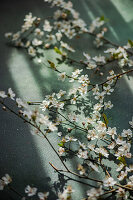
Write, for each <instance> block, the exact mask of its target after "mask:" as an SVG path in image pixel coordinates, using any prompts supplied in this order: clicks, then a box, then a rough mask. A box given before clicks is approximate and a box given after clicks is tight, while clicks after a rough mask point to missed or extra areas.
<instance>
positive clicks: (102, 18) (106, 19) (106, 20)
mask: <svg viewBox="0 0 133 200" xmlns="http://www.w3.org/2000/svg"><path fill="white" fill-rule="evenodd" d="M100 21H105V22H108V21H109V19H108V18H105V17H104V15H102V16H101V17H100Z"/></svg>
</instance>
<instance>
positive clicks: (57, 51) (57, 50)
mask: <svg viewBox="0 0 133 200" xmlns="http://www.w3.org/2000/svg"><path fill="white" fill-rule="evenodd" d="M54 51H55V52H56V53H58V54H60V55H63V53H62V52H61V51H60V49H58V48H57V47H54Z"/></svg>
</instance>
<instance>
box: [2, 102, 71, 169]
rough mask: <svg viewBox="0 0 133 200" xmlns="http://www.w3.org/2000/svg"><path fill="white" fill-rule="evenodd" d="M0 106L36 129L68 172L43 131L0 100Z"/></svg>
mask: <svg viewBox="0 0 133 200" xmlns="http://www.w3.org/2000/svg"><path fill="white" fill-rule="evenodd" d="M0 104H2V105H3V106H4V107H5V108H6V109H7V110H9V111H10V112H11V113H13V114H14V115H16V116H17V117H19V118H20V119H22V120H23V121H24V122H26V123H28V124H30V125H31V126H33V127H34V128H36V129H37V130H38V131H39V132H40V133H41V134H42V135H43V137H44V138H45V139H46V140H47V142H48V143H49V145H50V146H51V148H52V149H53V151H54V152H55V153H56V155H57V156H58V158H59V159H60V161H61V162H62V164H63V165H64V167H65V169H66V170H68V168H67V166H66V164H65V163H64V161H63V160H62V158H61V157H60V156H59V154H58V152H57V151H56V149H55V148H54V146H53V145H52V143H51V142H50V141H49V139H48V138H47V136H46V135H45V134H44V133H43V131H42V130H41V129H40V128H39V127H38V126H37V125H35V124H33V123H32V122H30V121H28V120H27V119H25V118H24V117H22V116H21V115H20V114H18V113H16V112H15V111H14V110H12V109H11V108H10V107H9V106H7V105H6V104H5V103H4V102H3V101H1V100H0Z"/></svg>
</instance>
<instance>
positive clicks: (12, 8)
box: [0, 0, 133, 200]
mask: <svg viewBox="0 0 133 200" xmlns="http://www.w3.org/2000/svg"><path fill="white" fill-rule="evenodd" d="M73 2H74V3H75V8H77V10H78V11H79V12H80V13H81V17H83V19H84V20H85V21H86V23H88V24H89V23H90V22H91V20H92V18H93V17H94V18H95V17H97V16H101V15H105V17H107V18H109V23H108V24H109V25H108V26H109V31H110V33H107V35H106V37H108V38H109V39H111V40H112V41H114V42H117V43H119V44H125V43H126V41H127V40H128V39H133V26H132V24H133V14H132V13H131V7H132V8H133V1H132V0H128V1H127V0H126V2H125V0H117V1H114V0H112V1H107V0H102V1H101V0H73ZM127 2H128V3H127ZM29 12H32V13H33V14H34V15H37V16H40V17H46V16H49V15H51V14H52V11H51V10H50V9H49V8H48V6H47V4H45V3H44V2H43V0H37V1H35V0H28V1H24V0H23V1H17V0H12V1H10V0H7V1H1V6H0V19H1V35H0V44H1V46H0V56H1V59H0V90H6V89H7V88H9V87H11V88H12V89H13V90H14V91H15V93H16V94H17V95H18V96H20V97H22V98H23V99H25V100H33V101H36V100H42V99H43V98H44V97H45V95H46V94H48V93H52V92H55V91H58V90H59V88H61V89H64V90H67V89H68V88H69V87H70V85H66V83H65V85H64V86H63V85H62V84H60V82H59V81H57V75H55V73H54V72H52V71H51V70H46V69H42V68H40V67H38V66H37V65H36V64H34V63H33V62H32V61H31V60H30V58H29V56H28V55H26V54H25V52H23V51H22V50H17V49H15V48H11V47H8V46H7V45H6V40H5V38H4V33H5V32H9V31H14V32H15V31H17V30H19V29H20V26H21V24H22V21H23V18H24V16H25V14H27V13H29ZM72 45H73V46H74V47H75V48H76V49H78V54H77V56H76V57H77V58H78V60H80V58H81V57H82V55H81V52H82V50H84V51H85V52H86V51H88V52H90V54H91V55H95V54H99V53H100V52H101V50H97V49H96V48H95V47H94V46H93V43H92V38H91V37H88V36H85V37H84V38H83V37H81V38H80V39H79V40H77V39H73V41H72ZM108 67H109V66H108ZM110 68H112V66H111V67H110ZM113 68H114V69H115V73H117V72H120V71H121V70H119V69H117V68H116V66H115V65H114V66H113ZM71 70H72V69H70V68H68V71H71ZM132 75H133V73H132ZM112 102H113V104H114V108H113V109H112V111H111V112H110V113H109V115H111V118H112V120H111V122H110V125H112V126H116V127H117V128H118V130H119V131H121V130H122V129H123V128H125V129H127V128H129V125H128V121H129V120H131V117H132V115H133V77H131V79H130V80H127V78H122V79H121V80H120V81H119V83H118V85H117V87H116V91H115V92H114V93H113V94H112ZM0 129H1V131H0V148H1V150H0V177H1V176H3V175H4V174H5V173H9V174H10V175H11V176H12V178H13V186H14V187H16V188H17V189H18V190H19V191H22V193H23V194H24V187H25V186H26V185H27V184H30V185H34V186H35V187H38V188H39V191H48V190H50V191H51V189H52V190H53V191H54V188H55V189H56V191H57V187H60V188H62V187H63V186H64V184H65V182H64V180H61V181H60V183H58V182H59V181H58V175H57V174H56V173H54V171H53V169H52V168H51V167H50V166H49V161H51V162H52V163H54V164H55V165H56V166H57V167H59V168H60V162H59V160H58V159H57V158H56V156H55V154H54V153H53V152H52V151H51V149H50V147H49V146H48V144H47V143H46V142H45V141H42V140H41V139H40V138H38V137H36V136H32V135H31V134H30V131H29V127H28V126H27V125H26V124H23V122H22V121H21V120H20V119H18V118H16V117H14V116H13V115H12V114H10V113H8V114H7V113H6V112H4V111H2V110H1V111H0ZM49 138H50V140H51V141H53V143H54V145H55V147H56V146H57V145H56V144H57V138H56V136H55V135H54V134H51V135H49ZM76 163H77V161H76V160H75V161H73V162H72V161H70V162H69V165H70V166H71V167H72V168H74V169H75V168H76ZM71 183H72V182H71V181H68V184H71ZM73 187H74V189H75V190H76V192H75V195H74V198H73V199H81V198H83V197H84V196H85V191H86V190H87V189H88V187H85V186H84V185H80V184H78V183H73ZM0 195H1V197H2V199H3V200H6V199H10V196H12V197H13V194H12V193H11V195H10V193H8V192H0ZM14 199H18V198H17V197H16V196H14ZM50 199H51V200H52V199H56V193H55V192H51V193H50Z"/></svg>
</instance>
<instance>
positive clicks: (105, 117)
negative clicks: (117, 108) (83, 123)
mask: <svg viewBox="0 0 133 200" xmlns="http://www.w3.org/2000/svg"><path fill="white" fill-rule="evenodd" d="M102 116H103V119H104V122H105V124H106V126H107V125H108V123H109V120H108V118H107V116H106V115H105V113H103V114H102Z"/></svg>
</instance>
